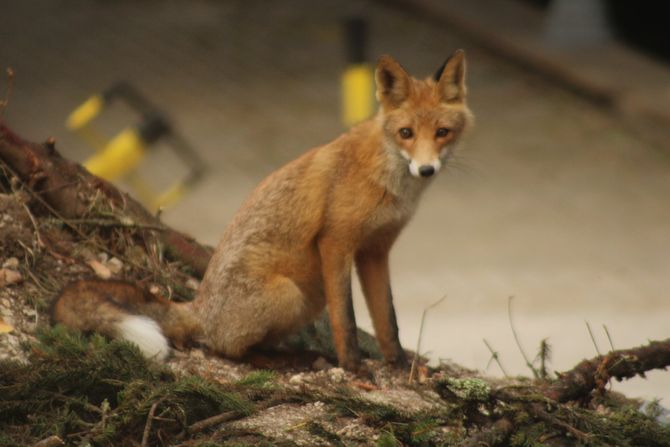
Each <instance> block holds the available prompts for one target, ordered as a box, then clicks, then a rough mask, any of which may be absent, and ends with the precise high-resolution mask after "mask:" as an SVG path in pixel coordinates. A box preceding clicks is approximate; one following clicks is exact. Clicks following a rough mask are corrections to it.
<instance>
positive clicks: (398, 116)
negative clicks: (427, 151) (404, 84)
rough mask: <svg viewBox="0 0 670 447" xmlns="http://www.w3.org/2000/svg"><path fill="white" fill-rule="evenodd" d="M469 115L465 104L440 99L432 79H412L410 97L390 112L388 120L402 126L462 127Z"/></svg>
mask: <svg viewBox="0 0 670 447" xmlns="http://www.w3.org/2000/svg"><path fill="white" fill-rule="evenodd" d="M468 116H469V114H468V110H467V106H466V105H465V104H447V103H445V102H443V101H442V100H441V99H440V96H439V94H438V92H437V88H436V84H435V82H434V81H433V80H432V79H426V80H418V79H412V88H411V93H410V95H409V97H408V98H407V100H406V101H405V103H404V104H402V105H401V106H400V107H398V108H397V109H395V110H393V111H392V112H391V113H390V114H389V116H388V120H389V121H390V122H391V123H393V124H397V125H400V126H405V125H410V124H411V125H414V126H423V125H426V126H431V127H450V128H461V127H465V126H466V125H467V120H468ZM403 122H404V123H403Z"/></svg>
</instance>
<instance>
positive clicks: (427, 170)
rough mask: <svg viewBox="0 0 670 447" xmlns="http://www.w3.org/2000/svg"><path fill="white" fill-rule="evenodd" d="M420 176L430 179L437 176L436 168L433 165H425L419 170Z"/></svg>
mask: <svg viewBox="0 0 670 447" xmlns="http://www.w3.org/2000/svg"><path fill="white" fill-rule="evenodd" d="M419 174H421V177H430V176H431V175H433V174H435V168H434V167H433V166H431V165H423V166H421V167H420V168H419Z"/></svg>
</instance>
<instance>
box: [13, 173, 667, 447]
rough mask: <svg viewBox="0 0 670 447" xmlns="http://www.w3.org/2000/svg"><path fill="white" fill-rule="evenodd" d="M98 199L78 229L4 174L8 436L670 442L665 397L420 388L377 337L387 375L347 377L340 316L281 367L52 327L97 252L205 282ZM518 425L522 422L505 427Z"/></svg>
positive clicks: (532, 387) (126, 441)
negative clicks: (338, 357)
mask: <svg viewBox="0 0 670 447" xmlns="http://www.w3.org/2000/svg"><path fill="white" fill-rule="evenodd" d="M3 175H4V177H3ZM91 204H92V205H91V209H90V216H89V217H90V220H89V221H86V222H80V223H78V224H76V225H75V224H73V223H72V222H70V223H65V222H63V221H60V220H59V219H58V217H57V216H54V215H52V214H51V213H50V211H49V210H48V209H45V208H44V207H42V206H40V203H39V201H36V200H35V199H34V197H33V196H31V194H30V193H29V192H28V191H27V190H26V189H25V187H23V186H21V185H19V184H17V182H15V181H13V180H12V179H10V178H9V177H8V173H7V172H4V174H3V171H2V170H0V210H1V211H2V212H3V215H2V225H1V226H0V253H1V255H0V256H1V257H0V265H3V264H4V263H6V262H8V260H9V259H11V258H14V259H15V260H17V261H12V264H16V263H17V262H18V267H17V271H18V272H19V273H20V274H21V278H22V280H21V281H18V282H16V283H12V284H9V285H5V286H3V287H0V311H2V314H1V316H2V318H3V319H4V321H5V323H8V324H10V325H11V326H13V329H14V331H13V332H12V333H11V334H0V354H2V355H0V446H17V445H19V446H23V445H33V444H34V443H36V442H38V441H40V440H42V439H45V438H47V437H49V436H54V435H56V436H58V437H59V438H61V439H62V440H63V442H64V443H65V444H66V445H72V446H83V445H95V446H97V445H99V446H126V445H128V446H137V445H140V446H141V445H142V444H143V443H144V445H147V446H153V445H157V446H168V445H170V446H174V445H184V446H186V445H188V446H197V445H200V446H215V445H239V446H241V445H380V446H393V445H398V446H399V445H407V446H432V445H459V444H462V445H468V442H470V440H472V439H473V438H472V437H473V436H475V435H477V434H479V433H482V434H486V433H488V432H489V431H493V432H492V433H491V436H490V437H489V438H488V439H490V442H488V443H489V444H490V445H494V444H495V443H496V442H497V443H498V445H511V446H519V447H520V446H540V445H557V446H558V445H585V446H586V445H588V446H606V445H617V446H670V426H668V425H662V424H660V423H659V422H658V421H657V419H656V416H657V415H656V414H655V413H654V410H653V406H652V409H651V410H650V411H648V412H641V411H640V410H639V409H638V407H639V405H638V403H637V402H634V401H630V400H627V399H625V398H623V397H621V396H617V395H615V394H612V393H605V394H604V395H598V396H592V397H591V398H589V399H586V400H584V401H580V402H568V403H567V404H558V403H556V402H553V401H550V400H549V399H547V398H546V397H544V396H543V394H542V390H543V387H544V386H545V385H546V381H543V380H536V381H532V380H529V379H524V380H517V379H510V380H507V381H491V380H488V379H485V378H478V377H476V374H475V373H466V372H464V371H463V370H460V369H458V368H457V367H455V366H453V365H448V366H447V365H442V366H441V367H439V368H436V369H426V368H422V371H423V373H422V374H420V380H418V381H417V380H415V381H414V382H413V383H411V384H408V383H407V372H406V371H399V370H393V369H390V368H388V367H386V366H384V365H383V364H382V363H381V362H380V361H379V360H376V359H377V358H378V357H379V353H378V351H377V349H376V345H375V342H374V339H373V338H371V337H370V336H369V335H368V334H365V333H360V334H359V335H360V339H361V344H362V348H363V351H364V353H365V356H366V357H367V358H368V359H367V360H366V366H367V367H368V370H369V371H371V374H370V376H368V377H363V376H356V375H353V374H349V373H345V372H343V371H342V370H339V369H337V368H332V365H329V364H328V363H329V360H332V358H333V352H332V344H331V343H330V336H329V330H328V327H327V324H325V321H326V320H320V321H319V322H317V324H316V325H315V326H313V327H310V328H308V329H307V330H305V331H303V333H302V334H300V335H299V336H297V337H295V338H294V339H293V340H292V343H291V346H292V348H293V349H294V351H293V352H294V353H295V352H296V351H295V350H296V349H297V350H298V351H300V350H306V349H309V350H311V351H313V352H315V353H316V355H317V356H319V359H318V361H317V362H314V364H312V363H311V362H309V363H304V362H303V363H302V364H300V363H299V362H298V365H297V366H295V365H292V364H291V363H290V362H289V363H288V364H286V365H284V366H280V367H275V368H273V369H274V371H273V370H268V369H267V367H266V368H265V369H255V368H254V367H253V366H250V365H249V364H244V363H234V362H230V361H227V360H224V359H220V358H216V357H213V356H208V355H205V354H203V353H202V351H199V350H193V351H191V352H178V353H176V355H175V357H174V358H173V359H172V360H171V361H170V362H168V364H166V365H157V364H155V363H153V362H150V361H147V360H145V359H144V358H143V357H142V356H141V355H140V353H139V351H138V350H137V348H136V347H134V346H133V345H130V344H128V343H125V342H121V341H110V340H107V339H105V338H103V337H100V336H96V335H92V336H83V335H81V334H77V333H73V332H70V331H68V330H66V329H64V328H62V327H51V326H50V323H49V318H48V309H49V304H50V302H51V301H52V300H53V298H54V297H55V295H56V293H57V292H58V290H59V289H60V287H62V286H63V285H64V284H65V283H67V282H68V281H71V280H74V279H79V278H83V277H87V276H92V275H93V271H92V270H91V267H90V262H91V260H92V259H95V260H98V262H99V263H101V264H103V265H104V266H106V267H107V268H110V269H111V267H113V266H116V267H117V269H116V271H112V272H111V273H112V275H113V277H115V278H125V279H130V280H132V281H135V282H137V283H140V284H142V285H144V286H146V287H149V288H151V287H156V288H157V289H158V290H160V291H161V292H162V293H164V294H165V295H167V296H171V297H175V298H179V299H189V298H190V297H191V295H192V293H193V289H194V287H193V282H194V281H195V283H196V285H197V281H196V280H195V278H193V277H192V275H191V274H190V272H189V270H188V269H187V268H186V267H184V266H183V265H181V264H179V263H177V262H172V261H170V259H169V256H166V254H165V253H163V252H162V248H161V246H160V244H159V243H158V242H157V240H156V239H155V238H152V237H151V235H150V234H148V233H147V232H146V231H140V230H139V229H138V228H133V227H132V226H130V227H128V226H112V225H105V226H100V225H98V224H97V223H96V222H98V223H99V222H100V220H101V219H105V220H106V221H111V222H113V221H116V220H119V219H121V217H119V213H120V211H119V210H117V209H113V208H111V207H109V206H108V205H107V204H105V203H103V202H101V201H100V200H98V199H95V198H93V199H92V200H91ZM102 254H104V255H105V256H102ZM113 257H116V258H117V261H118V262H111V261H112V258H113ZM111 270H113V269H111ZM8 340H13V342H12V343H7V341H8ZM10 348H11V349H10ZM287 355H288V356H292V355H293V354H287ZM287 365H288V366H287ZM317 365H318V366H317ZM503 420H508V421H509V422H510V423H509V424H508V426H507V427H508V428H509V430H505V431H504V432H500V433H496V432H494V431H495V430H493V428H495V427H496V424H497V423H498V422H500V421H503ZM475 445H476V444H475Z"/></svg>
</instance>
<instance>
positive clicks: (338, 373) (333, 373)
mask: <svg viewBox="0 0 670 447" xmlns="http://www.w3.org/2000/svg"><path fill="white" fill-rule="evenodd" d="M328 372H329V373H330V380H332V381H333V382H335V383H342V382H343V381H344V374H345V372H344V370H343V369H342V368H332V369H331V370H330V371H328Z"/></svg>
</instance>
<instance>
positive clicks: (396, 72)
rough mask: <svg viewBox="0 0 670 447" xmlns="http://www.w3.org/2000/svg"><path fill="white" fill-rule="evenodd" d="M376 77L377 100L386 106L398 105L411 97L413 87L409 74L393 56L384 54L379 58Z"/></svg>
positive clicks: (393, 106)
mask: <svg viewBox="0 0 670 447" xmlns="http://www.w3.org/2000/svg"><path fill="white" fill-rule="evenodd" d="M375 79H376V81H377V100H378V101H379V102H380V103H381V104H382V106H384V107H385V108H388V107H390V108H395V107H398V106H399V105H400V104H402V103H403V102H404V101H405V100H406V99H407V98H408V97H409V94H410V89H411V88H412V82H411V79H410V77H409V74H407V72H406V71H405V69H404V68H402V66H400V64H399V63H398V62H396V61H395V59H393V58H392V57H391V56H387V55H384V56H382V57H381V58H379V62H378V63H377V70H376V71H375Z"/></svg>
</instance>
